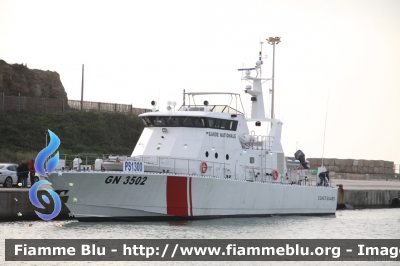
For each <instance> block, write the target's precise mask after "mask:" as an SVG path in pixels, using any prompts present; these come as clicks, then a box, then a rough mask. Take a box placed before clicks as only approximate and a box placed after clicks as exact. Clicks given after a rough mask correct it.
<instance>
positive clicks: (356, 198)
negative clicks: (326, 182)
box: [331, 179, 400, 209]
mask: <svg viewBox="0 0 400 266" xmlns="http://www.w3.org/2000/svg"><path fill="white" fill-rule="evenodd" d="M331 186H338V188H339V189H338V205H339V207H341V208H343V207H344V206H343V205H351V206H352V207H353V208H358V209H359V208H390V207H400V206H399V199H400V182H399V181H397V180H392V179H388V180H345V179H333V180H332V181H331Z"/></svg>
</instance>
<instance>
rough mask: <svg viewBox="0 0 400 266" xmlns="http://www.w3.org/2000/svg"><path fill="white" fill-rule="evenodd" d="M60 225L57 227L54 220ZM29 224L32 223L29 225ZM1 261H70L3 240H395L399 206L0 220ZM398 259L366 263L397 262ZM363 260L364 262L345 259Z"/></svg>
mask: <svg viewBox="0 0 400 266" xmlns="http://www.w3.org/2000/svg"><path fill="white" fill-rule="evenodd" d="M59 223H61V224H62V226H61V227H59V226H58V224H59ZM29 224H32V226H29ZM0 235H1V239H2V240H1V242H0V251H1V253H0V265H70V263H67V262H65V263H63V262H61V263H60V262H17V263H16V262H5V261H4V245H5V241H4V239H6V238H7V239H9V238H14V239H23V238H43V239H45V238H47V239H48V238H53V239H54V238H55V239H57V238H66V239H93V238H99V239H141V238H160V239H168V238H173V239H182V238H189V239H190V238H194V239H212V238H226V239H290V238H300V239H315V238H319V239H321V238H322V239H324V238H326V239H332V238H339V239H399V238H400V209H364V210H347V211H337V212H336V216H322V217H309V216H276V217H269V218H235V219H233V218H229V219H216V220H201V221H187V222H141V223H116V222H115V223H114V222H113V223H112V222H106V223H80V222H78V221H47V222H45V221H26V222H7V223H4V222H3V223H0ZM397 259H398V262H397V263H393V262H386V263H377V262H375V263H372V262H371V263H367V264H368V265H397V264H399V265H400V261H399V260H400V258H397ZM74 264H75V265H87V264H91V265H176V264H181V265H205V264H207V265H210V264H212V265H276V264H280V265H337V264H338V262H335V263H334V262H237V263H235V262H185V263H183V262H181V263H179V262H76V263H74ZM345 264H351V265H365V264H366V263H365V262H363V263H361V262H345Z"/></svg>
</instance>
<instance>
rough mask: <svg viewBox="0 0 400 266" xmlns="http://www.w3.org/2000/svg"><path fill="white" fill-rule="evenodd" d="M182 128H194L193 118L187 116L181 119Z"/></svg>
mask: <svg viewBox="0 0 400 266" xmlns="http://www.w3.org/2000/svg"><path fill="white" fill-rule="evenodd" d="M181 122H182V124H181V126H183V127H192V126H193V120H192V117H191V116H186V117H181Z"/></svg>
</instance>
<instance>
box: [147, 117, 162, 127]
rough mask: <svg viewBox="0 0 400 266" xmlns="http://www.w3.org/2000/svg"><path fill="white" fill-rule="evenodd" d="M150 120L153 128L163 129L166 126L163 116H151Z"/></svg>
mask: <svg viewBox="0 0 400 266" xmlns="http://www.w3.org/2000/svg"><path fill="white" fill-rule="evenodd" d="M149 120H150V122H151V124H153V126H156V127H163V126H165V121H164V117H162V116H149Z"/></svg>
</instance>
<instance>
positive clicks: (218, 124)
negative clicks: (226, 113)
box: [214, 119, 221, 128]
mask: <svg viewBox="0 0 400 266" xmlns="http://www.w3.org/2000/svg"><path fill="white" fill-rule="evenodd" d="M215 120H216V121H215V127H214V128H220V127H221V119H215Z"/></svg>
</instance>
